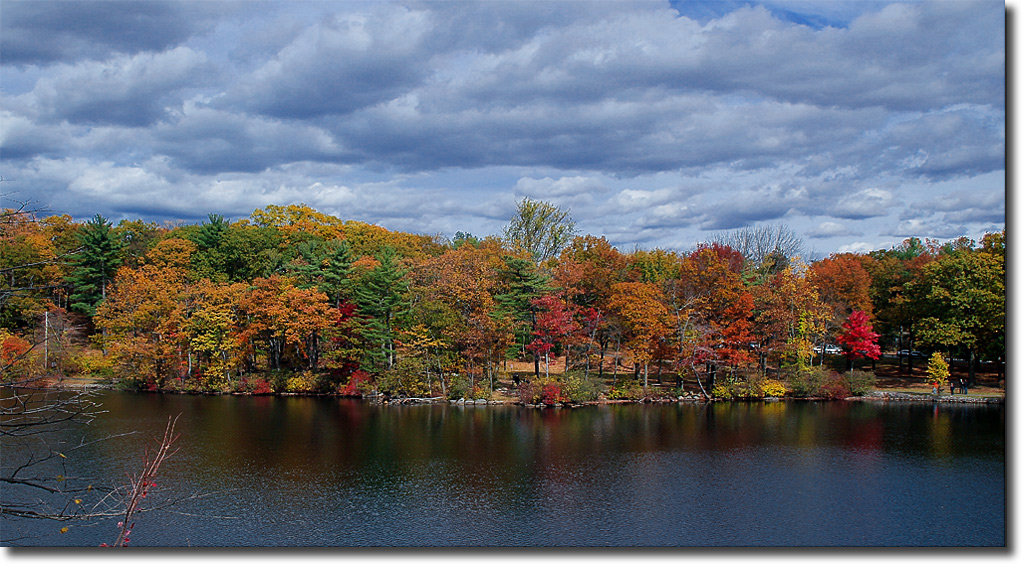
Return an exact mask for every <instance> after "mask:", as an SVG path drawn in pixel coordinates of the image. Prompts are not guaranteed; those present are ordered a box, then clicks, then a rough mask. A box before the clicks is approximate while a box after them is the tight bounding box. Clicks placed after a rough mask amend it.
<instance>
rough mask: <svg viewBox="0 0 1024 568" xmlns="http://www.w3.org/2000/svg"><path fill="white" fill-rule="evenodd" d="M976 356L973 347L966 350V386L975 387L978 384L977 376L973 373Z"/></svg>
mask: <svg viewBox="0 0 1024 568" xmlns="http://www.w3.org/2000/svg"><path fill="white" fill-rule="evenodd" d="M976 360H977V356H976V355H975V354H974V348H973V347H972V348H971V349H970V350H969V351H968V352H967V386H970V387H976V386H978V380H977V377H976V376H975V375H974V367H975V364H976V363H977V361H976Z"/></svg>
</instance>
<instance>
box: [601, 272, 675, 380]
mask: <svg viewBox="0 0 1024 568" xmlns="http://www.w3.org/2000/svg"><path fill="white" fill-rule="evenodd" d="M609 307H610V308H611V309H612V310H614V311H615V313H616V314H617V315H618V316H619V317H620V318H621V319H622V322H623V324H624V328H625V332H626V334H625V335H626V343H625V347H626V349H627V350H628V351H629V352H630V354H631V356H632V358H633V361H634V363H635V365H636V371H637V372H638V371H639V369H640V367H643V375H644V388H647V386H648V365H649V364H650V362H651V361H652V360H653V359H654V354H655V352H656V351H657V349H658V347H659V345H660V344H661V343H662V342H663V341H664V340H665V337H666V336H667V335H668V334H669V333H671V328H670V327H669V325H668V323H667V322H668V321H669V320H670V314H669V309H668V306H667V305H666V302H665V297H664V293H663V292H662V290H661V288H660V287H659V286H658V285H657V284H654V283H649V282H620V283H618V284H614V285H613V286H612V297H611V299H610V301H609Z"/></svg>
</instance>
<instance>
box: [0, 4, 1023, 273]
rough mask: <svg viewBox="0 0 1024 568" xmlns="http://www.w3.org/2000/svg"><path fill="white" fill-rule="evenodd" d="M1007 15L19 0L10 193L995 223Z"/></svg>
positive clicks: (206, 208) (2, 138)
mask: <svg viewBox="0 0 1024 568" xmlns="http://www.w3.org/2000/svg"><path fill="white" fill-rule="evenodd" d="M1005 32H1006V7H1005V5H1004V3H1003V2H996V1H991V0H984V1H968V0H942V1H924V2H922V1H913V2H888V1H870V0H855V1H843V0H830V1H820V2H819V1H807V0H791V1H764V2H753V1H724V0H723V1H716V2H704V1H690V0H677V1H653V2H633V1H625V0H619V1H611V2H599V1H587V2H582V1H577V2H568V1H544V2H536V3H534V2H526V1H505V2H498V1H485V2H458V1H448V2H427V1H404V2H339V1H327V2H316V1H299V2H279V1H268V2H253V1H241V2H233V1H213V0H207V1H193V2H184V3H179V2H160V1H145V2H119V1H118V2H115V1H100V2H88V1H72V2H48V1H28V2H20V1H15V0H3V2H2V3H0V176H2V180H3V182H2V185H0V193H2V194H3V200H4V203H3V206H5V207H9V206H12V204H15V203H16V202H18V201H30V202H31V203H32V204H33V205H35V206H36V208H41V209H44V210H46V211H47V212H49V213H67V214H70V215H72V216H74V217H75V218H76V219H86V218H89V217H91V216H93V215H94V214H97V213H99V214H101V215H104V216H105V217H107V218H109V219H112V220H114V221H117V220H119V219H143V220H147V221H154V222H162V221H183V222H198V221H201V220H204V219H205V218H206V216H207V214H209V213H217V214H221V215H224V216H225V217H228V218H230V219H239V218H246V217H248V216H249V215H250V214H251V213H252V212H253V211H254V210H255V209H258V208H262V207H265V206H266V205H268V204H276V205H287V204H292V203H304V204H306V205H309V206H310V207H313V208H315V209H317V210H319V211H322V212H324V213H328V214H331V215H334V216H336V217H339V218H341V219H346V220H348V219H354V220H359V221H365V222H370V223H375V224H378V225H380V226H383V227H385V228H387V229H391V230H399V231H407V232H413V233H421V234H431V235H433V234H438V235H441V236H443V237H449V238H450V237H451V236H453V235H454V233H455V232H457V231H462V232H468V233H471V234H474V235H477V236H480V237H483V236H486V235H499V234H501V232H502V229H503V227H504V226H505V225H506V224H507V222H508V220H509V218H510V217H511V215H512V214H513V213H514V211H515V207H516V202H517V201H518V200H521V199H523V198H525V197H529V198H531V199H535V200H543V201H547V202H550V203H553V204H555V205H557V206H559V207H561V208H563V209H567V210H569V211H570V213H571V215H572V217H573V219H574V220H575V221H576V226H577V230H578V231H579V233H580V234H592V235H600V236H604V237H606V238H607V239H608V240H609V241H610V242H611V243H612V244H613V245H615V246H617V247H619V248H620V250H623V251H624V252H629V251H631V250H633V249H634V248H642V249H653V248H666V249H672V250H680V251H685V250H687V249H690V248H692V247H693V246H694V245H695V244H696V243H698V242H703V241H706V240H708V239H710V238H711V237H713V236H714V235H716V234H722V233H727V232H729V231H732V230H735V229H738V228H741V227H744V226H757V225H780V224H782V225H785V226H787V227H789V228H790V229H792V230H793V231H794V232H795V233H796V234H797V235H798V236H800V237H802V238H803V239H804V242H805V245H806V249H807V253H808V256H810V257H821V256H826V255H828V254H830V253H833V252H846V251H851V252H867V251H870V250H876V249H879V248H888V247H890V246H893V245H896V244H898V243H900V242H901V241H903V240H904V239H905V238H907V237H911V236H915V237H920V238H932V239H937V240H940V241H946V240H950V239H953V238H956V237H959V236H962V235H966V236H968V237H971V238H974V239H980V237H981V236H982V235H983V234H984V233H986V232H992V231H998V230H1002V229H1003V228H1004V227H1005V222H1006V202H1007V199H1006V194H1007V191H1006V168H1005V164H1006V41H1005Z"/></svg>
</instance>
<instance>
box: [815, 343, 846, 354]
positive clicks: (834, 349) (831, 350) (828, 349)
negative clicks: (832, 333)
mask: <svg viewBox="0 0 1024 568" xmlns="http://www.w3.org/2000/svg"><path fill="white" fill-rule="evenodd" d="M823 351H824V353H825V355H842V354H843V350H842V349H840V348H839V346H837V345H816V346H814V352H815V353H819V354H820V353H821V352H823Z"/></svg>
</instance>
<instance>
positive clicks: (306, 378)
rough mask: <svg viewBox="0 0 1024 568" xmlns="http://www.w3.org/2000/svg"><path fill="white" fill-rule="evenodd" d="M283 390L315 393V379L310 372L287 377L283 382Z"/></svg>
mask: <svg viewBox="0 0 1024 568" xmlns="http://www.w3.org/2000/svg"><path fill="white" fill-rule="evenodd" d="M285 389H286V390H287V391H288V392H295V393H309V392H316V390H317V378H316V375H314V374H313V372H312V371H303V372H301V373H298V374H294V375H291V376H289V377H288V379H287V380H286V382H285Z"/></svg>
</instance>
